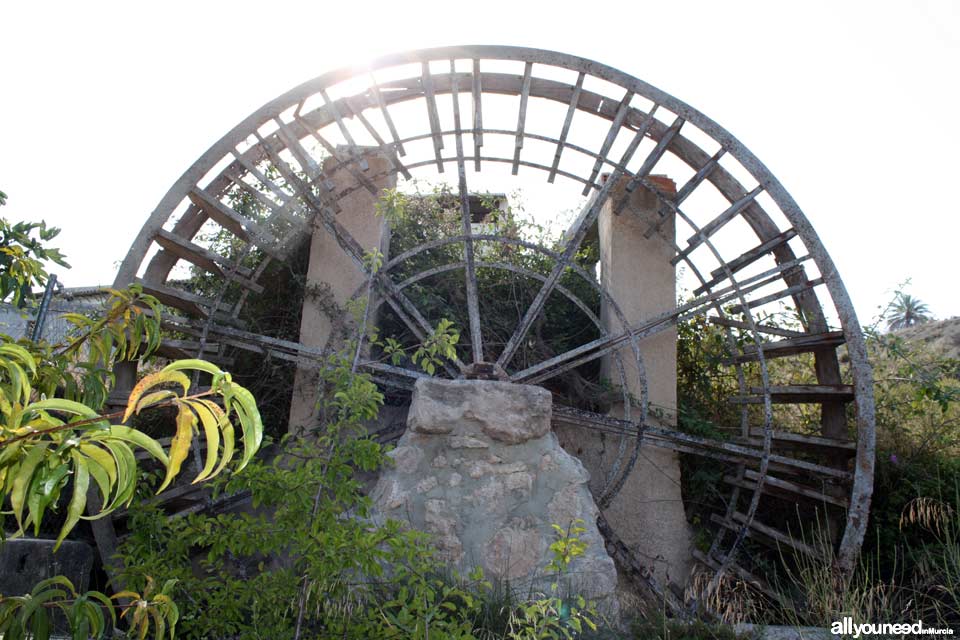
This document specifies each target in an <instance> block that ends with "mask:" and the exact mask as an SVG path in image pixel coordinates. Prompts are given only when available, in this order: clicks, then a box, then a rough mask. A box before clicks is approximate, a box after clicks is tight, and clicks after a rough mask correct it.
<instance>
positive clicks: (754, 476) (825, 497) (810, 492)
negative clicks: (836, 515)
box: [723, 469, 850, 509]
mask: <svg viewBox="0 0 960 640" xmlns="http://www.w3.org/2000/svg"><path fill="white" fill-rule="evenodd" d="M743 473H744V476H745V478H746V479H744V480H740V479H738V478H737V477H736V476H733V475H725V476H724V477H723V481H724V482H726V483H727V484H731V485H734V486H737V487H741V488H743V489H749V490H751V491H754V490H756V488H757V482H756V481H757V480H758V479H759V478H760V474H759V473H757V472H756V471H754V470H752V469H744V472H743ZM769 487H772V488H775V489H779V490H781V491H783V492H787V493H790V494H795V495H800V496H803V497H805V498H809V499H811V500H813V501H814V502H819V503H823V502H827V503H830V504H832V505H835V506H838V507H843V508H844V509H845V508H847V506H849V504H850V503H849V501H848V500H847V499H846V498H843V497H838V496H832V495H830V494H827V493H824V492H822V491H818V490H816V489H814V488H812V487H807V486H804V485H801V484H798V483H796V482H790V481H789V480H783V479H782V478H777V477H776V476H772V475H770V474H767V476H766V478H765V479H764V481H763V491H764V492H765V493H771V492H770V491H769V489H768V488H769Z"/></svg>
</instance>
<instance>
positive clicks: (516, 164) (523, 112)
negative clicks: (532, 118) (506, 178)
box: [510, 62, 533, 175]
mask: <svg viewBox="0 0 960 640" xmlns="http://www.w3.org/2000/svg"><path fill="white" fill-rule="evenodd" d="M532 72H533V63H532V62H528V63H526V64H525V65H524V67H523V82H522V84H521V85H520V111H519V113H518V115H517V136H516V138H515V140H514V148H513V166H512V167H511V169H510V173H511V175H517V172H518V171H519V170H520V150H521V149H523V130H524V128H525V127H526V123H527V100H528V99H529V98H530V81H531V74H532Z"/></svg>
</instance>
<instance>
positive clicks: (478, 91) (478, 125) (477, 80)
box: [471, 60, 483, 171]
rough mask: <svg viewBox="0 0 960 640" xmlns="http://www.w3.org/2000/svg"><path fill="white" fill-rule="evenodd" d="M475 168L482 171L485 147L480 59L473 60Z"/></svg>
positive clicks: (472, 88)
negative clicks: (482, 153) (481, 153)
mask: <svg viewBox="0 0 960 640" xmlns="http://www.w3.org/2000/svg"><path fill="white" fill-rule="evenodd" d="M471 90H472V92H473V169H474V171H480V148H481V147H483V84H482V82H481V74H480V61H479V60H474V61H473V77H472V87H471Z"/></svg>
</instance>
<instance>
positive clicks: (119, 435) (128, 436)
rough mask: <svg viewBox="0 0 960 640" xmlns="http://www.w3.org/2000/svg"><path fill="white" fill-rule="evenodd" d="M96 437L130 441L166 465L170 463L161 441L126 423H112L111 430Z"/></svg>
mask: <svg viewBox="0 0 960 640" xmlns="http://www.w3.org/2000/svg"><path fill="white" fill-rule="evenodd" d="M96 439H100V440H107V439H113V440H123V441H124V442H129V443H130V444H134V445H136V446H138V447H140V448H141V449H143V450H144V451H146V452H147V453H149V454H150V455H151V456H153V457H154V458H156V459H157V460H158V461H159V462H161V463H162V464H163V465H164V466H167V465H168V464H169V460H168V458H167V454H166V453H164V451H163V447H161V446H160V443H159V442H157V441H156V440H154V439H153V438H151V437H150V436H148V435H147V434H145V433H143V432H141V431H137V430H136V429H132V428H130V427H128V426H126V425H122V424H114V425H111V426H110V430H109V432H108V433H107V435H106V436H98V437H97V438H96Z"/></svg>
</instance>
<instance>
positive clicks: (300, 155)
mask: <svg viewBox="0 0 960 640" xmlns="http://www.w3.org/2000/svg"><path fill="white" fill-rule="evenodd" d="M273 121H274V122H276V123H277V127H279V129H278V130H277V134H278V135H279V137H280V139H281V140H283V143H284V145H285V146H286V147H287V149H289V150H290V153H292V154H293V157H294V158H296V159H297V163H298V164H299V165H300V168H301V169H303V172H304V173H305V174H307V175H308V176H310V178H311V179H315V178H316V177H317V176H319V175H320V166H319V165H318V164H317V161H316V160H314V159H313V157H311V156H310V152H308V151H307V150H306V149H304V148H303V145H302V144H300V140H299V139H298V138H297V134H295V133H294V132H293V131H291V130H290V127H289V126H288V125H287V123H286V122H284V121H283V119H282V118H280V117H279V116H277V117H275V118H274V119H273Z"/></svg>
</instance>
